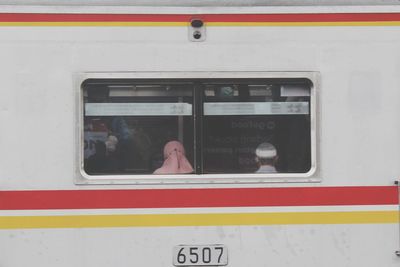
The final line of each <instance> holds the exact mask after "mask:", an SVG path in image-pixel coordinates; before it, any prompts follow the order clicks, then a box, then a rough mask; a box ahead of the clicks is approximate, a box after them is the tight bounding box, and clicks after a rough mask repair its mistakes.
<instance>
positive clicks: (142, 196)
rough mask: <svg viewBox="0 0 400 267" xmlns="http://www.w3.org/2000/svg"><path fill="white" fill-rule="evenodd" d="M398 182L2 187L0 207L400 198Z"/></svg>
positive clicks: (316, 203)
mask: <svg viewBox="0 0 400 267" xmlns="http://www.w3.org/2000/svg"><path fill="white" fill-rule="evenodd" d="M398 203H399V195H398V189H397V187H396V186H368V187H300V188H241V189H168V190H162V189H155V190H57V191H0V210H29V209H101V208H184V207H189V208H191V207H260V206H324V205H390V204H398Z"/></svg>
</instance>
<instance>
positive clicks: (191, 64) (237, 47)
mask: <svg viewBox="0 0 400 267" xmlns="http://www.w3.org/2000/svg"><path fill="white" fill-rule="evenodd" d="M14 2H15V3H16V1H5V2H4V3H6V4H12V3H14ZM353 2H354V1H353ZM372 2H374V3H376V2H375V1H372ZM394 2H395V1H391V2H390V4H394ZM20 3H22V1H20ZM24 3H28V4H29V3H33V1H24ZM34 3H35V4H37V3H39V2H36V1H35V2H34ZM43 3H44V2H43ZM47 3H49V2H47ZM75 3H76V2H75ZM383 3H388V2H386V1H383ZM63 4H66V2H63ZM18 8H22V9H24V10H25V11H26V10H35V11H37V10H40V8H41V7H39V8H38V7H35V8H33V9H30V7H26V6H22V7H18ZM51 8H52V9H53V10H55V9H54V7H51ZM319 8H320V7H316V8H304V7H302V8H296V7H284V8H282V9H275V10H277V11H276V12H283V11H287V10H289V11H290V12H292V13H295V12H299V10H300V11H302V12H303V11H305V10H306V11H305V12H308V13H310V12H314V11H315V10H318V9H319ZM44 9H45V8H44ZM383 9H384V8H383ZM383 9H382V7H377V8H375V7H372V6H369V7H365V8H361V7H360V8H358V7H351V8H349V9H346V8H343V7H342V8H341V9H333V10H334V11H337V10H341V11H343V10H350V11H354V10H359V11H360V12H365V11H374V10H383ZM1 10H7V11H10V10H18V9H17V8H16V9H13V7H10V6H8V7H5V8H4V9H2V8H0V11H1ZM59 10H60V12H65V10H68V9H63V8H61V9H59ZM74 10H75V12H81V11H82V10H83V9H80V8H79V7H78V8H76V9H74ZM103 10H104V9H102V8H99V9H96V8H91V9H90V12H93V13H96V12H99V11H103ZM118 10H119V12H124V8H123V7H119V8H118ZM127 10H128V9H127ZM137 10H139V11H140V12H145V11H146V9H141V8H138V9H137ZM154 10H156V11H159V10H160V12H161V13H162V12H164V13H168V12H171V13H184V12H187V11H188V10H192V11H193V9H180V8H173V7H172V8H171V7H170V8H169V9H154ZM201 10H202V11H203V12H206V11H208V12H210V13H213V12H217V11H218V10H217V11H216V10H215V9H213V8H212V7H210V8H207V7H206V8H204V7H203V9H201ZM234 10H236V11H238V12H240V10H241V9H234ZM260 10H263V11H264V12H265V11H266V9H253V8H248V9H246V12H250V13H251V12H253V13H256V12H260ZM322 10H325V11H327V12H329V9H327V8H325V9H324V8H322ZM386 10H389V11H393V12H394V11H399V9H398V8H397V9H396V8H387V9H386ZM134 11H135V8H134V7H131V8H130V9H129V12H133V13H135V12H134ZM147 11H148V10H147ZM230 11H232V9H230ZM218 12H219V11H218ZM399 33H400V28H399V27H351V26H349V27H284V28H280V27H212V28H211V27H210V28H207V40H206V41H205V42H201V43H194V42H189V41H188V38H187V28H185V27H162V28H157V27H151V28H148V27H133V28H130V27H126V28H122V27H121V28H118V27H115V28H107V27H96V28H93V27H40V28H39V27H38V28H30V27H4V28H1V31H0V58H1V61H0V73H1V77H2V78H1V86H0V95H1V97H0V125H2V131H0V147H1V151H2V153H0V190H2V191H3V190H5V191H7V190H61V189H62V190H64V189H70V190H81V189H82V185H76V184H74V180H75V179H76V178H77V173H78V172H77V171H76V170H77V169H79V166H77V162H78V161H77V157H78V152H77V151H76V149H75V148H76V143H77V142H78V141H79V140H77V138H76V131H77V128H78V127H80V125H81V124H79V123H77V119H76V112H77V109H76V107H77V106H78V105H79V103H80V102H79V99H78V97H77V93H76V90H77V88H78V87H79V86H80V83H79V82H78V81H77V80H78V79H77V77H78V76H79V75H81V74H82V73H88V72H92V73H94V74H91V75H92V76H96V75H99V77H100V76H104V75H108V73H112V74H111V76H112V75H114V74H115V75H119V76H124V75H126V76H130V75H132V73H136V72H143V73H151V72H153V73H155V72H156V73H158V74H159V75H162V73H167V72H181V73H194V72H206V73H213V72H222V73H223V72H230V73H232V72H235V73H244V72H261V73H266V72H280V73H286V72H305V73H309V72H318V73H320V82H321V84H320V90H319V91H318V103H315V104H317V105H318V109H317V110H318V114H317V115H318V124H316V127H317V129H314V130H315V131H316V132H318V139H316V140H317V141H316V146H317V147H318V151H319V154H318V161H317V163H318V171H317V172H315V174H313V179H314V180H311V181H320V183H312V184H310V183H308V184H304V183H297V184H291V183H286V182H289V181H290V180H286V181H284V183H280V184H265V183H264V184H229V185H227V184H225V185H223V186H222V185H215V184H202V185H201V184H184V185H182V184H181V185H173V188H204V187H208V188H213V187H214V188H218V187H225V188H226V187H236V188H238V187H278V186H280V187H302V186H314V187H318V186H350V185H357V186H373V185H391V184H392V182H393V180H394V179H395V178H396V177H399V175H400V164H399V162H400V138H399V137H400V120H399V114H400V105H399V104H398V102H399V99H400V90H399V86H400V50H399V46H400V34H399ZM124 73H125V74H124ZM218 75H221V73H219V74H218ZM279 181H281V179H280V180H279ZM137 188H171V185H157V184H152V185H149V184H147V185H143V184H142V185H135V184H130V185H107V186H104V185H87V186H84V189H137ZM0 201H1V198H0ZM288 209H290V208H287V207H284V208H282V207H274V208H271V209H270V210H268V211H275V212H290V210H288ZM330 209H331V210H332V211H336V210H340V211H353V210H356V211H363V210H365V209H367V210H373V211H376V210H378V211H379V210H380V211H382V210H394V209H395V207H393V206H389V207H388V206H384V207H382V206H374V207H366V206H355V207H345V208H344V207H341V206H338V207H330ZM310 210H311V211H316V212H318V211H326V210H329V209H326V208H325V207H318V206H317V207H311V208H310V207H307V208H305V207H299V208H297V209H296V208H294V209H293V211H296V212H299V211H303V212H307V211H310ZM223 211H226V210H223V209H217V210H213V209H207V208H204V209H200V210H180V212H186V213H190V212H207V213H209V212H223ZM228 211H232V210H228ZM228 211H226V212H228ZM241 211H242V210H241ZM256 211H257V210H252V209H247V212H256ZM264 211H265V210H264ZM7 212H8V213H7ZM7 212H6V211H1V212H0V213H1V214H0V215H10V214H11V215H24V214H25V215H26V214H28V213H30V214H32V215H49V214H50V215H51V214H52V215H54V214H56V213H58V214H59V215H65V214H75V215H76V214H90V213H91V212H94V211H93V210H91V211H87V210H78V211H76V210H74V211H71V210H58V211H48V210H44V211H43V210H42V211H35V210H30V211H24V212H25V213H24V212H21V211H7ZM95 212H98V213H100V214H110V213H112V212H111V211H110V210H107V209H106V210H99V211H95ZM113 212H115V213H118V212H123V213H124V214H126V211H113ZM132 212H133V213H134V212H136V213H146V212H147V213H148V212H154V213H174V212H177V211H176V209H171V210H168V209H155V210H152V211H148V210H134V211H132ZM398 232H399V226H398V225H397V224H394V223H392V224H365V225H360V224H326V225H268V226H208V227H205V226H196V227H192V226H185V227H154V228H153V227H137V228H130V227H122V228H76V229H62V228H61V229H18V230H4V229H1V230H0V266H1V267H26V266H43V267H50V266H57V267H64V266H65V267H70V266H77V267H109V266H116V267H117V266H118V267H119V266H121V267H122V266H140V265H142V264H143V263H146V266H150V267H160V266H167V267H168V266H172V248H173V247H174V246H176V245H178V244H216V243H218V244H224V245H226V246H228V248H229V265H228V266H230V267H240V266H278V267H291V266H293V267H294V266H296V267H299V266H310V267H317V266H318V267H320V266H324V267H337V266H349V267H355V266H357V267H358V266H363V267H375V266H384V267H397V266H399V262H400V261H399V260H400V259H399V257H396V255H395V254H394V250H395V249H396V248H398V246H399V235H398Z"/></svg>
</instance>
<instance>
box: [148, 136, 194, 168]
mask: <svg viewBox="0 0 400 267" xmlns="http://www.w3.org/2000/svg"><path fill="white" fill-rule="evenodd" d="M191 172H193V168H192V165H190V162H189V161H188V160H187V158H186V157H185V148H184V147H183V145H182V144H181V143H180V142H178V141H170V142H168V143H167V144H166V145H165V146H164V163H163V165H162V166H161V168H159V169H157V170H155V171H154V174H177V173H191Z"/></svg>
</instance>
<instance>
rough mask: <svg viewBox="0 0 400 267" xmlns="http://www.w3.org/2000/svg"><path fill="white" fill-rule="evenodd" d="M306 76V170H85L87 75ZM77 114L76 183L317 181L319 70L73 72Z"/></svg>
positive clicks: (296, 77) (205, 77) (140, 76)
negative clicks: (125, 172) (157, 172)
mask: <svg viewBox="0 0 400 267" xmlns="http://www.w3.org/2000/svg"><path fill="white" fill-rule="evenodd" d="M238 78H239V79H299V78H300V79H301V78H303V79H308V80H310V81H311V84H312V86H311V88H310V90H311V92H310V93H311V94H310V105H311V108H310V127H311V128H310V135H311V136H310V138H311V167H310V170H309V171H308V172H306V173H264V174H256V173H247V174H244V173H237V174H232V173H229V174H178V175H176V174H166V175H152V174H134V175H89V174H87V173H86V172H85V170H84V150H83V149H82V147H83V144H84V130H83V120H84V112H83V111H84V101H83V99H84V94H83V88H82V84H83V83H84V82H85V81H86V80H88V79H139V80H140V79H143V80H151V79H182V80H190V79H238ZM75 81H76V88H77V90H76V98H75V103H76V108H75V110H76V118H75V122H76V123H75V126H76V129H75V132H76V134H75V149H76V151H75V153H74V155H75V156H74V157H75V160H74V161H75V165H76V166H75V169H76V171H75V181H74V182H75V184H78V185H79V184H105V185H110V184H136V185H168V184H260V183H287V182H320V181H321V179H319V178H317V177H316V176H317V169H318V168H317V163H318V161H319V160H318V157H319V155H318V149H317V137H318V133H317V129H318V128H317V124H318V118H317V114H319V107H318V102H319V101H318V98H317V97H318V91H319V86H320V74H319V72H311V71H310V72H291V71H287V72H121V73H117V72H101V73H89V72H88V73H80V74H77V75H76V79H75Z"/></svg>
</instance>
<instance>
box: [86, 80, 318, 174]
mask: <svg viewBox="0 0 400 267" xmlns="http://www.w3.org/2000/svg"><path fill="white" fill-rule="evenodd" d="M312 87H313V84H312V82H311V81H310V80H309V79H306V78H304V79H302V78H285V79H278V78H269V79H259V78H257V79H163V80H161V79H149V80H138V79H88V80H85V81H84V82H83V83H82V85H81V88H82V90H81V92H82V94H81V95H82V101H83V105H82V111H83V112H82V113H83V114H82V123H83V131H82V133H81V136H82V139H83V141H82V147H81V151H82V162H81V165H82V169H83V171H84V173H85V174H86V175H89V176H105V175H107V176H110V175H118V176H119V177H120V176H121V175H127V176H129V177H131V178H132V179H135V175H141V176H140V177H143V175H145V176H146V175H147V176H146V177H149V178H150V177H162V176H160V175H161V174H173V175H176V174H186V176H185V177H188V176H187V175H189V178H190V177H192V176H193V177H198V175H200V177H201V176H202V175H203V176H204V177H208V178H209V177H212V176H213V175H216V177H218V175H220V174H255V175H257V174H272V175H274V174H281V173H286V174H290V173H295V174H296V173H298V174H302V173H308V172H309V171H310V169H311V166H312V158H313V157H314V156H315V155H313V153H312V151H313V149H312V141H313V140H312V133H311V128H312V126H311V122H312V116H311V115H312V112H311V110H312V109H311V108H312V107H311V105H312V103H313V102H312V101H311V100H312ZM210 175H211V176H210ZM176 177H178V178H179V176H176ZM196 179H198V178H196Z"/></svg>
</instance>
